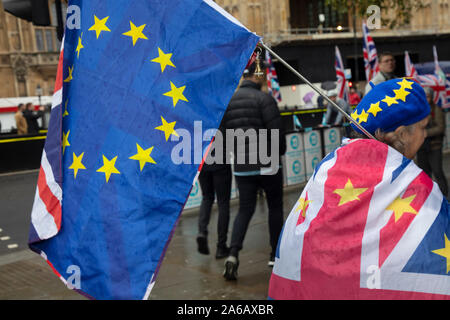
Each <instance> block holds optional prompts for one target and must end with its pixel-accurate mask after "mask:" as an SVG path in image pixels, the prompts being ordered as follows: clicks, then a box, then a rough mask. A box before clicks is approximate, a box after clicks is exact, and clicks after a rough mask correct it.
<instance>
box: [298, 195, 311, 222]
mask: <svg viewBox="0 0 450 320" xmlns="http://www.w3.org/2000/svg"><path fill="white" fill-rule="evenodd" d="M311 202H312V200H306V198H300V199H299V200H298V201H297V203H298V206H297V212H300V213H301V214H302V217H303V218H304V217H305V216H306V209H307V208H308V205H309V204H310V203H311Z"/></svg>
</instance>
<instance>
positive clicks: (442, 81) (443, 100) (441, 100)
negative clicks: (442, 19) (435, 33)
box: [433, 46, 450, 108]
mask: <svg viewBox="0 0 450 320" xmlns="http://www.w3.org/2000/svg"><path fill="white" fill-rule="evenodd" d="M433 57H434V74H435V76H436V78H437V79H438V81H439V85H440V90H439V91H437V92H436V96H437V102H436V105H438V106H440V107H442V108H449V107H450V105H449V104H448V99H449V97H448V93H447V91H448V90H449V89H450V87H449V85H448V84H447V82H448V81H447V78H446V77H445V74H444V72H443V71H442V69H441V67H440V66H439V59H438V55H437V50H436V46H433Z"/></svg>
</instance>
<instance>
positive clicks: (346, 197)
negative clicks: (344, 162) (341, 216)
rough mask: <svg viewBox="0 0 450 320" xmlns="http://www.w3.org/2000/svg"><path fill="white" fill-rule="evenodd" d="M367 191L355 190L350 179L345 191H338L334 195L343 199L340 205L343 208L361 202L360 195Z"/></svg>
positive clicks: (363, 189) (364, 189)
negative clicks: (355, 201) (351, 203)
mask: <svg viewBox="0 0 450 320" xmlns="http://www.w3.org/2000/svg"><path fill="white" fill-rule="evenodd" d="M366 190H367V188H354V187H353V184H352V182H351V181H350V179H348V180H347V183H346V184H345V186H344V188H343V189H336V190H334V191H333V193H335V194H338V195H339V196H340V197H341V199H340V201H339V204H338V206H341V205H343V204H346V203H348V202H351V201H354V200H361V199H359V195H361V194H362V193H364V192H365V191H366Z"/></svg>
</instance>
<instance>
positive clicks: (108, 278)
mask: <svg viewBox="0 0 450 320" xmlns="http://www.w3.org/2000/svg"><path fill="white" fill-rule="evenodd" d="M69 5H76V6H79V7H80V9H81V29H70V28H66V33H65V42H64V74H63V79H67V81H66V82H64V87H63V103H66V102H67V112H68V115H66V116H64V117H63V119H62V121H63V134H64V135H67V140H68V143H69V144H70V145H66V146H65V147H64V154H63V159H62V167H63V208H62V227H61V230H60V232H59V233H58V234H57V235H56V236H55V237H54V238H51V239H49V240H46V241H42V242H38V243H35V244H33V245H32V248H33V250H38V251H39V250H41V251H43V252H45V254H46V255H47V257H48V260H49V261H50V262H51V263H52V264H53V266H54V267H55V269H56V270H57V271H58V272H59V273H60V274H61V275H62V277H63V278H67V277H68V276H69V274H68V273H67V272H66V270H67V268H68V267H69V266H71V265H76V266H78V267H80V271H81V289H80V290H81V291H82V292H83V293H85V294H87V295H89V296H91V297H94V298H98V299H142V298H143V297H144V294H145V293H146V289H147V286H148V285H149V283H150V281H151V279H152V277H153V275H154V274H156V273H157V268H158V265H159V263H160V262H161V260H162V258H163V256H164V252H165V248H166V246H167V245H168V241H169V240H170V236H171V234H172V232H173V228H174V226H175V224H176V221H177V219H178V218H179V215H180V213H181V211H182V209H183V207H184V204H185V202H186V199H187V197H188V195H189V193H190V190H191V187H192V183H193V180H194V178H195V175H196V173H197V169H198V166H199V164H198V163H192V164H181V165H177V164H175V163H174V162H173V161H172V159H171V152H172V149H173V147H174V146H175V145H176V144H177V143H179V142H175V141H172V140H171V139H168V140H166V138H165V133H164V132H162V131H161V130H157V129H155V128H156V127H158V126H161V125H162V120H161V116H162V117H164V119H166V121H167V122H169V123H170V122H176V124H175V127H174V129H175V130H180V129H184V130H187V131H188V132H189V133H191V134H192V135H191V136H193V132H194V121H202V125H203V128H218V126H219V124H220V121H221V119H222V116H223V114H224V112H225V110H226V107H227V105H228V101H229V100H230V98H231V96H232V95H233V92H234V90H235V88H236V87H237V85H238V83H239V79H240V77H241V75H242V72H243V70H244V68H245V66H246V64H247V62H248V59H249V58H250V56H251V54H252V52H253V50H254V49H255V46H256V44H257V42H258V41H259V37H257V36H256V35H254V34H252V33H251V32H249V31H248V30H246V29H244V28H242V27H240V26H238V25H236V24H234V23H232V22H231V21H230V20H228V19H226V18H225V17H224V16H223V15H222V14H220V13H219V12H218V11H216V10H215V9H213V8H212V7H211V6H210V5H208V4H207V3H205V2H204V1H199V0H165V1H156V0H154V1H150V0H147V1H143V0H136V1H130V0H109V1H105V0H95V1H94V0H90V1H82V0H78V1H70V3H69ZM94 15H95V16H96V17H97V18H98V19H99V20H102V19H104V18H106V17H108V19H107V20H106V23H105V25H106V26H107V28H108V29H109V30H110V31H101V32H100V34H99V36H98V38H97V32H96V31H95V30H89V29H91V28H92V27H93V26H94V22H95V18H94ZM130 22H132V23H133V24H134V25H135V26H136V27H142V26H143V25H144V24H145V27H144V28H143V29H142V30H141V31H142V34H143V35H144V36H145V37H146V38H147V39H144V38H142V37H141V38H137V39H136V41H135V43H134V44H133V38H132V37H130V36H127V35H124V33H127V32H128V31H130V30H131V29H132V26H131V23H130ZM79 39H81V42H82V45H83V48H82V49H79V50H78V51H77V47H78V43H79ZM158 48H160V49H161V50H162V51H163V52H164V53H166V54H168V53H171V54H172V56H171V58H170V59H171V62H172V63H173V64H174V66H175V67H172V66H170V65H167V66H166V67H165V69H164V71H163V72H162V70H161V65H160V63H157V62H154V61H152V60H153V59H155V58H157V57H158V56H159V51H158ZM69 68H73V71H72V79H71V80H70V74H69ZM171 83H173V84H174V85H175V86H176V87H177V88H181V87H182V86H185V89H184V91H183V93H182V94H183V96H184V97H185V99H186V100H188V101H184V100H179V101H177V103H176V105H175V106H174V103H175V100H173V99H172V98H171V97H170V96H167V95H164V93H167V92H169V91H171V89H172V88H171ZM59 121H61V120H59ZM209 143H210V141H202V145H201V146H200V149H199V150H200V152H201V150H202V149H203V148H204V147H206V146H207V145H208V144H209ZM137 145H139V146H140V147H142V149H145V150H147V149H149V148H151V147H153V149H152V151H151V154H150V156H151V158H152V159H153V160H154V161H155V162H156V163H150V162H146V163H145V164H144V167H143V168H142V170H141V168H140V162H139V161H137V160H133V159H130V157H132V156H133V155H136V154H137V153H138V148H137ZM192 149H193V148H192ZM82 153H84V155H83V158H82V163H83V166H84V167H85V168H86V169H79V170H78V172H77V175H76V177H75V170H74V169H71V168H70V166H72V165H73V163H74V156H77V157H79V156H80V155H81V154H82ZM104 157H105V158H107V159H108V160H109V161H111V160H112V159H114V158H115V157H117V159H116V161H115V164H114V166H115V168H116V170H117V171H119V172H120V173H114V172H113V173H111V175H110V177H109V179H108V180H107V175H106V173H104V172H101V171H100V172H99V171H98V170H99V169H100V168H102V167H103V166H104V164H105V162H104ZM191 159H192V161H193V159H194V150H192V151H191ZM153 280H154V279H153Z"/></svg>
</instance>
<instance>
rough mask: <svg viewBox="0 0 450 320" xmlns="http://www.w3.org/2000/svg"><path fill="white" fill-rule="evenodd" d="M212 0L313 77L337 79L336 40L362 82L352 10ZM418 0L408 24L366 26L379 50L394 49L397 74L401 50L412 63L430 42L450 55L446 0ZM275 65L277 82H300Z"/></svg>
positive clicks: (304, 0)
mask: <svg viewBox="0 0 450 320" xmlns="http://www.w3.org/2000/svg"><path fill="white" fill-rule="evenodd" d="M216 2H217V3H218V4H219V5H221V6H222V7H223V8H225V9H226V10H227V11H228V12H229V13H231V14H232V15H233V16H235V17H236V18H237V19H238V20H240V21H241V22H242V23H243V24H244V25H245V26H246V27H247V28H249V29H250V30H251V31H254V32H256V33H257V34H259V35H261V36H262V37H263V40H264V42H265V43H266V44H269V45H270V46H271V47H272V48H273V49H274V50H275V51H276V52H277V53H278V54H279V55H280V56H281V57H282V58H283V59H285V60H286V61H287V62H288V63H290V64H291V65H292V66H293V67H294V68H296V69H297V70H300V71H301V72H302V73H303V75H304V76H306V77H307V78H308V79H309V80H311V81H313V82H323V81H327V80H335V79H336V78H335V77H336V76H335V70H334V60H335V56H334V54H335V53H334V46H336V45H337V46H338V47H339V49H340V51H341V55H342V58H343V62H344V65H345V66H346V67H347V68H349V69H351V70H352V75H353V78H352V81H355V82H356V83H357V84H359V85H360V86H361V87H364V83H362V82H365V75H364V62H363V53H362V32H361V29H362V18H361V17H357V16H355V17H354V15H353V13H352V12H351V11H352V10H350V9H348V10H347V12H345V10H344V12H342V11H341V12H337V11H336V10H334V9H333V8H332V7H331V6H327V5H326V1H325V0H279V1H276V2H275V1H271V0H239V1H238V0H217V1H216ZM422 3H423V4H424V8H422V9H420V10H416V11H414V12H413V13H412V18H411V21H410V23H409V25H407V26H402V27H397V28H394V29H390V28H388V26H383V25H381V27H380V28H378V29H373V30H371V31H370V33H371V36H372V37H373V39H374V41H375V45H376V47H377V50H378V52H383V51H389V52H391V53H393V54H394V55H395V57H396V60H397V66H398V70H397V71H398V74H399V75H400V76H402V75H403V72H404V63H403V55H404V51H405V50H407V51H408V52H409V54H410V56H411V60H412V62H413V63H420V62H428V61H432V60H433V54H432V46H433V45H436V47H437V51H438V55H439V60H441V61H443V60H450V19H449V17H450V1H448V0H422ZM392 15H393V12H392V10H386V11H381V17H383V18H392ZM368 16H369V15H368ZM353 26H355V27H356V28H353ZM275 67H276V69H277V72H278V76H279V79H280V85H282V86H283V85H293V84H298V83H300V81H299V80H298V79H297V78H296V77H295V76H293V75H292V73H291V72H289V71H287V69H286V68H284V67H282V66H280V65H279V64H278V65H277V62H276V61H275Z"/></svg>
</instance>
